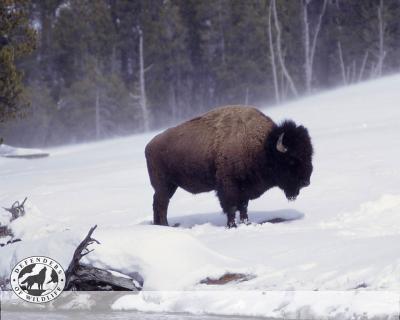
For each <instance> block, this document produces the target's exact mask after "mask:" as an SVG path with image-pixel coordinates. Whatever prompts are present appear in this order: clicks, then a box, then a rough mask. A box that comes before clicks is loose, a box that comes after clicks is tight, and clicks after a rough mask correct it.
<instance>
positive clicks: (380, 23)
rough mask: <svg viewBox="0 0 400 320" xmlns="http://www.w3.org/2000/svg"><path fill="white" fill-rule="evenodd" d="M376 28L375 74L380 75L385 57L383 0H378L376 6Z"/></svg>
mask: <svg viewBox="0 0 400 320" xmlns="http://www.w3.org/2000/svg"><path fill="white" fill-rule="evenodd" d="M378 28H379V53H378V63H377V65H376V76H377V77H380V76H381V75H382V69H383V60H384V59H385V55H386V53H385V48H384V37H385V23H384V21H383V0H380V2H379V7H378Z"/></svg>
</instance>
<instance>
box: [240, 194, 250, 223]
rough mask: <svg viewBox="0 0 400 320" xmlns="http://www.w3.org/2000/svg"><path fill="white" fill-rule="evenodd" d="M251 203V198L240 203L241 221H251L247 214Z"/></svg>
mask: <svg viewBox="0 0 400 320" xmlns="http://www.w3.org/2000/svg"><path fill="white" fill-rule="evenodd" d="M248 204H249V200H246V201H243V202H241V203H240V205H239V212H240V223H245V224H248V223H249V216H248V215H247V206H248Z"/></svg>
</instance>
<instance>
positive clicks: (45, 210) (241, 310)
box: [0, 76, 400, 317]
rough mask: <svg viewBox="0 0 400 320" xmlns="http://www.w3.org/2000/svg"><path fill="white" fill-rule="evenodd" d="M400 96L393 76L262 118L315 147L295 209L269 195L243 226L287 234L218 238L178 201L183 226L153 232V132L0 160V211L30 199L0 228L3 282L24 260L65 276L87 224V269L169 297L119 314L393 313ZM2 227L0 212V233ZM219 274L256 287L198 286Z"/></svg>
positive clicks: (207, 206)
mask: <svg viewBox="0 0 400 320" xmlns="http://www.w3.org/2000/svg"><path fill="white" fill-rule="evenodd" d="M399 88H400V76H393V77H387V78H384V79H381V80H377V81H373V82H368V83H363V84H360V85H356V86H352V87H348V88H344V89H338V90H336V91H330V92H327V93H324V94H321V95H316V96H312V97H309V98H305V99H302V100H299V101H296V102H293V103H289V104H286V105H285V106H280V107H275V108H265V109H263V111H264V112H265V113H266V114H267V115H269V116H270V117H271V118H272V119H274V120H275V121H278V122H279V121H280V120H282V119H285V118H291V119H293V120H295V121H296V122H297V123H302V124H304V125H305V126H306V127H308V129H309V132H310V135H311V137H312V139H313V144H314V149H315V157H314V173H313V175H312V177H311V185H310V187H308V188H306V189H303V190H302V191H301V193H300V195H299V197H298V199H297V201H295V202H290V203H288V201H287V200H286V198H285V197H284V194H283V192H282V191H280V190H279V189H273V190H270V191H269V192H267V193H265V194H264V195H263V196H262V197H260V198H259V199H257V200H256V201H252V202H250V204H249V219H250V220H251V221H253V222H261V221H265V220H267V219H272V218H284V219H286V220H290V221H287V222H284V223H276V224H272V223H264V224H253V225H249V226H245V225H241V226H239V227H238V228H237V229H230V230H227V229H225V227H224V226H225V222H226V220H225V217H224V216H222V215H221V214H220V211H221V209H220V207H219V203H218V201H217V199H216V197H215V196H214V194H213V193H209V194H201V195H197V196H193V195H191V194H188V193H186V192H184V191H182V190H178V192H177V193H176V194H175V196H174V197H173V198H172V201H171V204H170V208H169V215H168V217H169V222H170V224H171V225H172V224H175V223H181V226H180V227H179V228H172V227H171V228H167V227H160V226H153V225H150V221H151V219H152V195H153V190H152V188H151V185H150V183H149V179H148V176H147V170H146V164H145V158H144V147H145V145H146V143H147V142H148V141H149V139H151V137H152V136H154V134H155V133H151V134H146V135H136V136H132V137H128V138H123V139H117V140H112V141H106V142H100V143H93V144H88V145H77V146H69V147H64V148H58V149H53V150H46V151H49V153H50V154H51V156H50V157H49V158H44V159H39V160H31V161H27V160H21V159H6V158H0V206H3V207H7V206H9V205H11V204H12V203H13V202H14V201H15V200H23V199H24V197H25V196H27V197H28V198H29V200H28V203H29V204H28V208H27V214H26V216H25V217H23V218H21V219H17V220H15V221H14V222H12V224H11V226H12V229H13V230H14V233H15V234H16V236H18V237H20V238H22V239H23V241H22V242H18V243H15V244H13V245H8V246H5V247H3V248H0V259H1V260H0V277H1V276H3V277H8V275H9V273H10V270H11V269H12V267H13V266H14V264H15V263H16V262H17V261H18V260H20V259H23V258H25V257H27V256H31V255H46V256H49V257H52V258H53V259H55V260H57V261H59V262H61V263H62V264H63V265H64V266H65V267H66V266H67V264H68V263H69V259H70V258H71V255H72V252H73V250H74V248H75V246H76V245H77V244H78V243H79V242H80V240H81V239H82V238H83V237H84V235H85V234H86V233H87V231H88V229H89V228H90V227H91V226H93V225H94V224H98V229H97V230H96V232H95V234H94V236H95V238H97V239H98V240H99V241H100V242H101V245H99V246H96V247H95V251H94V252H92V253H91V254H90V255H89V256H87V259H88V260H89V261H90V262H92V263H94V264H95V265H96V266H100V267H106V268H108V269H113V270H116V271H120V272H122V273H130V272H133V271H138V272H140V273H141V274H142V275H143V277H144V279H145V283H144V290H146V291H152V290H156V291H159V290H168V291H174V292H172V293H171V292H169V293H168V292H162V293H161V292H143V293H142V294H140V295H138V296H129V297H125V298H123V299H122V300H121V301H118V303H116V304H115V306H114V307H115V308H116V309H126V308H128V309H129V308H134V309H139V310H143V311H172V312H179V311H188V312H197V313H201V312H209V313H220V314H242V315H258V316H266V315H268V316H281V315H283V314H290V313H291V312H292V313H295V312H298V310H304V307H307V306H309V307H308V309H307V310H308V311H307V312H308V313H309V314H312V315H329V316H332V317H333V316H338V315H339V314H342V315H343V314H345V315H350V314H352V313H355V314H363V313H364V312H366V314H367V315H371V316H372V315H378V314H391V315H394V314H396V312H397V311H398V309H399V306H398V303H397V302H398V301H399V298H398V295H397V292H398V291H400V277H399V276H400V256H399V252H400V166H399V161H400V90H399ZM8 219H9V216H8V214H7V213H6V212H2V213H0V222H1V223H2V224H6V223H7V222H8ZM226 272H241V273H246V274H252V275H254V276H255V278H254V279H252V280H250V281H245V282H241V283H236V284H228V285H225V286H218V287H215V286H207V285H204V284H199V281H200V280H202V279H204V278H206V277H219V276H221V275H223V274H224V273H226ZM356 288H357V290H356V291H351V292H348V290H355V289H356ZM239 289H240V290H242V291H238V290H239ZM205 290H206V291H205ZM214 290H215V291H214ZM217 290H218V291H217ZM220 290H230V291H229V295H225V294H223V293H221V291H220ZM233 290H234V291H233ZM253 290H255V291H253ZM260 290H261V291H266V293H265V295H261V294H259V292H260ZM292 290H296V291H297V292H292V293H290V292H291V291H292ZM315 290H318V291H315ZM182 291H184V292H182ZM192 291H196V292H192ZM268 291H274V292H268ZM335 291H346V292H335ZM357 291H362V293H360V294H359V295H357V293H356V292H357ZM366 291H368V292H366ZM370 291H371V292H370ZM190 292H191V293H190ZM240 292H242V293H243V295H241V294H240ZM302 292H303V293H304V294H302ZM189 293H190V294H189ZM155 296H157V297H155ZM266 297H267V298H268V299H267V298H266ZM352 297H353V298H354V300H352ZM265 299H267V300H268V303H267V302H266V301H265ZM354 301H356V302H354ZM371 301H374V303H371ZM367 302H368V303H367ZM346 307H347V309H346ZM302 308H303V309H302Z"/></svg>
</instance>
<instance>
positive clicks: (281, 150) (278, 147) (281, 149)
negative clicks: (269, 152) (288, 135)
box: [276, 133, 288, 153]
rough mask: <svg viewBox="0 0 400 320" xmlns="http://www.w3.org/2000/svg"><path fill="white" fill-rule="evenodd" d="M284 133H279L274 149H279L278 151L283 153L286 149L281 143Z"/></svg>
mask: <svg viewBox="0 0 400 320" xmlns="http://www.w3.org/2000/svg"><path fill="white" fill-rule="evenodd" d="M284 135H285V133H281V135H280V136H279V138H278V142H277V143H276V149H277V150H278V151H279V152H283V153H285V152H286V151H287V150H288V149H287V148H286V147H285V146H284V145H283V142H282V140H283V136H284Z"/></svg>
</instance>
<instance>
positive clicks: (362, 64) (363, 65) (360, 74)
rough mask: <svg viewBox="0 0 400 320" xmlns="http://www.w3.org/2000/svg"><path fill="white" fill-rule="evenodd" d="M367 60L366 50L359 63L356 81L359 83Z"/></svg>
mask: <svg viewBox="0 0 400 320" xmlns="http://www.w3.org/2000/svg"><path fill="white" fill-rule="evenodd" d="M367 59H368V50H366V51H365V54H364V58H363V60H362V63H361V67H360V72H359V74H358V81H361V80H362V78H363V75H364V70H365V66H366V64H367Z"/></svg>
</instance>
